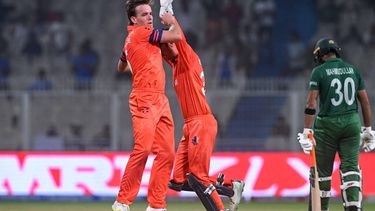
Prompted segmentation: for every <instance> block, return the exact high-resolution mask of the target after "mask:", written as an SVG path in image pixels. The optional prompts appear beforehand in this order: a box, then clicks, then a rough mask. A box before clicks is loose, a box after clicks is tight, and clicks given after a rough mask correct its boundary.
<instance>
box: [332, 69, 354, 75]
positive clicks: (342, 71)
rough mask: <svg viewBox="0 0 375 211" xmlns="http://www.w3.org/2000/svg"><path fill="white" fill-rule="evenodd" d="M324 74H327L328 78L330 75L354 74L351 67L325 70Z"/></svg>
mask: <svg viewBox="0 0 375 211" xmlns="http://www.w3.org/2000/svg"><path fill="white" fill-rule="evenodd" d="M326 73H327V75H328V76H330V75H344V74H354V70H353V68H351V67H343V68H331V69H326Z"/></svg>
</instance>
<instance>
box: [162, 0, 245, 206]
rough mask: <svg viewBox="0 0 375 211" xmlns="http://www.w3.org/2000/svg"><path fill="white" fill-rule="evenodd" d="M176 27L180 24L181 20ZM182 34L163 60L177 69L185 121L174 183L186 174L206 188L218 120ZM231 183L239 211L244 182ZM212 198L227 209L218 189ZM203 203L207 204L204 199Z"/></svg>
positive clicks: (233, 202)
mask: <svg viewBox="0 0 375 211" xmlns="http://www.w3.org/2000/svg"><path fill="white" fill-rule="evenodd" d="M165 13H171V14H173V11H171V5H170V6H169V8H163V5H162V4H161V10H160V15H161V16H162V15H164V14H165ZM176 24H177V25H178V23H177V21H176ZM180 34H181V35H182V41H180V42H176V43H173V44H172V43H168V44H163V45H161V49H162V54H163V57H164V59H165V60H166V61H167V63H168V64H169V65H170V66H171V67H172V69H173V85H174V89H175V92H176V95H177V98H178V102H179V104H180V107H181V111H182V114H183V117H184V121H185V123H184V127H183V137H182V139H181V141H180V143H179V146H178V150H177V153H176V158H175V163H174V171H173V180H172V181H171V182H172V183H174V184H183V183H186V181H187V176H186V174H187V173H191V174H193V175H194V176H195V177H196V178H197V179H198V181H200V182H201V183H202V184H203V185H204V186H205V187H210V186H212V182H213V181H212V179H210V177H209V175H208V173H209V168H210V158H211V154H212V151H213V148H214V143H215V138H216V134H217V121H216V119H215V117H214V116H213V115H212V112H211V109H210V106H209V105H208V103H207V99H206V94H205V92H206V87H205V78H204V72H203V68H202V64H201V61H200V59H199V57H198V55H197V54H196V53H195V52H194V50H193V49H192V48H191V46H190V45H189V44H188V42H187V40H186V37H185V36H184V34H183V32H182V30H181V32H180ZM231 183H232V185H233V190H234V192H235V193H234V195H233V197H231V200H230V201H231V202H230V209H229V210H237V208H238V204H239V202H240V199H241V196H242V191H243V187H244V183H243V182H241V181H234V180H233V181H231ZM197 194H198V193H197ZM211 197H212V199H213V201H214V203H215V204H216V206H217V208H218V209H219V210H224V205H223V202H222V201H221V199H220V197H219V195H218V192H217V191H216V190H213V191H212V193H211ZM201 200H202V199H201ZM202 203H203V204H204V203H205V202H203V200H202ZM206 209H209V208H207V207H206ZM210 211H211V210H210Z"/></svg>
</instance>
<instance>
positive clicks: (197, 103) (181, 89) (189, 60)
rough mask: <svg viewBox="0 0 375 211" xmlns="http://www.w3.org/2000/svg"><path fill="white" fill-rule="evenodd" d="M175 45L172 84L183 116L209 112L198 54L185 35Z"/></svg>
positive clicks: (187, 116)
mask: <svg viewBox="0 0 375 211" xmlns="http://www.w3.org/2000/svg"><path fill="white" fill-rule="evenodd" d="M181 33H182V32H181ZM182 34H183V33H182ZM176 47H177V50H178V57H177V59H176V62H175V63H174V64H173V65H172V67H173V80H174V83H173V85H174V89H175V91H176V95H177V98H178V101H179V103H180V106H181V111H182V114H183V116H184V118H185V119H187V118H189V117H193V116H197V115H206V114H211V109H210V106H209V105H208V103H207V99H206V93H205V92H206V85H205V78H204V72H203V68H202V64H201V61H200V59H199V57H198V55H197V54H196V53H195V52H194V50H193V49H192V48H191V47H190V45H189V44H188V43H187V41H186V38H185V36H183V39H182V41H180V42H177V43H176Z"/></svg>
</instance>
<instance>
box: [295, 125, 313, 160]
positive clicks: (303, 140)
mask: <svg viewBox="0 0 375 211" xmlns="http://www.w3.org/2000/svg"><path fill="white" fill-rule="evenodd" d="M310 133H313V131H312V130H311V129H309V128H304V129H303V133H298V134H297V136H298V137H297V140H298V142H299V144H300V145H301V148H302V150H303V152H304V153H305V154H310V152H311V150H312V148H313V145H312V143H311V140H310V139H309V134H310Z"/></svg>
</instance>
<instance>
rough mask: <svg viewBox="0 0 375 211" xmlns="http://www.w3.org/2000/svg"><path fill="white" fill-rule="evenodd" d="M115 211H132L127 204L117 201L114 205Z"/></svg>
mask: <svg viewBox="0 0 375 211" xmlns="http://www.w3.org/2000/svg"><path fill="white" fill-rule="evenodd" d="M112 210H113V211H130V207H129V206H128V205H126V204H121V203H120V202H118V201H115V202H114V203H113V205H112Z"/></svg>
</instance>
